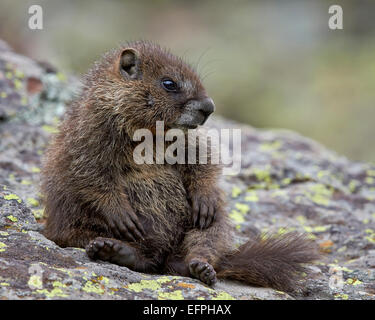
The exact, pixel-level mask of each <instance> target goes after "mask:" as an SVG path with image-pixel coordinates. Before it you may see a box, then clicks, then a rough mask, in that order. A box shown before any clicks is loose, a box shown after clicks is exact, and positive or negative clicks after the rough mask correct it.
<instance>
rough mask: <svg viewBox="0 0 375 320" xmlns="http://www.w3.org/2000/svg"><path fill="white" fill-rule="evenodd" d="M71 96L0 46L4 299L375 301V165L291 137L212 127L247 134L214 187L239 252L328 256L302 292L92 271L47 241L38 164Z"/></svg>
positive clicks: (67, 83) (222, 122) (68, 82)
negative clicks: (299, 241) (298, 238)
mask: <svg viewBox="0 0 375 320" xmlns="http://www.w3.org/2000/svg"><path fill="white" fill-rule="evenodd" d="M30 79H32V80H30ZM29 81H31V82H30V83H29ZM77 90H79V82H78V81H77V79H76V78H74V77H71V76H64V75H63V74H62V73H61V72H59V71H56V70H54V69H53V68H52V67H49V66H48V65H46V64H43V63H38V62H36V61H33V60H32V59H29V58H27V57H23V56H21V55H18V54H16V53H14V52H12V51H11V49H10V48H9V47H8V46H7V45H6V44H5V43H4V42H1V41H0V299H374V297H375V287H374V283H375V262H374V252H375V166H374V165H373V164H369V163H358V162H351V161H349V160H348V159H346V158H345V157H342V156H339V155H337V154H335V153H334V152H332V151H330V150H327V149H326V148H325V147H323V146H322V145H320V144H319V143H317V142H315V141H312V140H311V139H308V138H305V137H302V136H300V135H299V134H297V133H294V132H290V131H287V130H259V129H255V128H252V127H250V126H247V125H242V124H239V123H236V122H233V121H229V120H226V119H222V118H220V117H213V118H212V119H210V121H209V122H208V126H210V127H214V128H239V129H241V131H242V169H241V172H240V173H239V174H238V175H235V176H223V177H222V179H221V185H222V187H223V189H224V190H225V191H226V193H227V195H228V214H229V216H230V217H231V218H232V219H233V221H234V222H235V224H236V227H237V230H238V233H237V235H236V239H234V241H238V242H242V241H244V239H246V238H247V237H249V236H251V235H256V234H259V233H260V232H268V231H272V232H280V233H281V232H285V230H298V231H301V232H306V233H308V234H309V235H310V236H311V237H312V238H314V239H315V240H316V243H317V245H319V246H320V248H321V251H322V252H323V253H324V255H323V257H322V259H321V260H320V261H317V262H316V263H315V264H314V265H312V266H310V267H309V270H310V273H309V275H308V276H306V277H305V278H304V280H303V281H304V286H303V290H302V291H300V292H296V293H295V294H293V295H291V294H286V293H283V292H279V291H275V290H272V289H268V288H254V287H251V286H247V285H244V284H241V283H237V282H231V281H222V280H221V281H219V282H218V283H217V284H216V286H215V287H214V288H209V287H207V286H205V285H203V284H202V283H200V282H199V281H197V280H194V279H191V278H184V277H172V276H166V275H150V274H142V273H137V272H134V271H131V270H129V269H127V268H125V267H119V266H117V265H113V264H109V263H105V262H93V261H90V260H89V258H88V257H87V255H86V253H85V251H84V250H83V249H79V248H60V247H58V246H57V245H56V244H54V243H53V242H52V241H50V240H48V239H46V238H45V237H44V236H43V222H44V217H43V207H42V204H41V194H40V193H39V178H40V177H39V174H40V173H39V172H40V167H41V157H42V155H43V152H44V150H45V147H46V144H47V143H48V141H49V139H50V138H51V134H53V132H54V130H55V127H56V124H57V122H58V119H60V118H61V116H62V114H63V112H64V109H65V106H66V104H67V103H68V102H69V101H70V100H71V99H72V97H73V96H74V94H75V92H77Z"/></svg>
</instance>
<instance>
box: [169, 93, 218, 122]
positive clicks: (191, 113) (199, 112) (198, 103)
mask: <svg viewBox="0 0 375 320" xmlns="http://www.w3.org/2000/svg"><path fill="white" fill-rule="evenodd" d="M214 111H215V104H214V101H213V100H212V99H211V98H209V97H205V98H203V99H199V100H190V101H189V102H187V103H186V105H185V109H184V112H183V113H182V114H181V116H180V117H179V118H178V119H177V122H176V125H178V126H183V127H187V128H196V127H197V126H199V125H203V124H204V123H205V122H206V120H207V119H208V117H209V116H210V115H211V113H213V112H214Z"/></svg>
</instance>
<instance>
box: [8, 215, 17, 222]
mask: <svg viewBox="0 0 375 320" xmlns="http://www.w3.org/2000/svg"><path fill="white" fill-rule="evenodd" d="M7 218H8V219H9V220H10V221H12V222H17V221H18V219H17V218H16V217H15V216H12V215H9V216H7Z"/></svg>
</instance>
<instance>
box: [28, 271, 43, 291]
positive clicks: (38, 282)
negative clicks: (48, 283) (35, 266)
mask: <svg viewBox="0 0 375 320" xmlns="http://www.w3.org/2000/svg"><path fill="white" fill-rule="evenodd" d="M27 284H28V285H29V287H30V288H32V289H42V288H43V280H42V277H41V276H39V275H36V274H34V275H32V276H31V277H30V279H29V281H28V282H27Z"/></svg>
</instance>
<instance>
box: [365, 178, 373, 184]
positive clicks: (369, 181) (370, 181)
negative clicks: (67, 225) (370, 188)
mask: <svg viewBox="0 0 375 320" xmlns="http://www.w3.org/2000/svg"><path fill="white" fill-rule="evenodd" d="M365 182H366V183H367V184H373V183H374V182H375V179H374V178H373V177H366V179H365Z"/></svg>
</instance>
